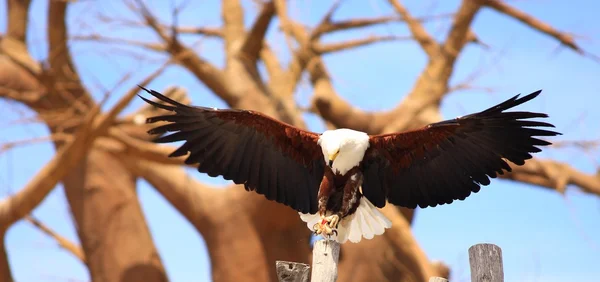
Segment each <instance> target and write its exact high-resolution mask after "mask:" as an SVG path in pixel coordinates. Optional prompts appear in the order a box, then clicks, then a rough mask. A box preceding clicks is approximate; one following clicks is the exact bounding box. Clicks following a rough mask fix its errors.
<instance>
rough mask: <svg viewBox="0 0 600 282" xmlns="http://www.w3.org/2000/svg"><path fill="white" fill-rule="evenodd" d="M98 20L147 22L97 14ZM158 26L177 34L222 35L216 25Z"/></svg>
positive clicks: (139, 24)
mask: <svg viewBox="0 0 600 282" xmlns="http://www.w3.org/2000/svg"><path fill="white" fill-rule="evenodd" d="M97 18H98V20H99V21H101V22H104V23H107V24H116V25H122V26H125V27H140V28H146V27H148V24H147V23H145V22H139V21H133V20H128V19H121V18H112V17H109V16H106V15H99V16H98V17H97ZM158 26H159V28H160V29H161V30H163V32H165V34H166V31H167V30H173V29H175V31H176V32H177V33H179V34H197V35H204V36H207V37H218V38H220V37H222V36H223V32H222V31H221V29H220V28H218V27H209V26H201V27H198V26H175V27H174V26H170V25H165V24H160V23H159V24H158Z"/></svg>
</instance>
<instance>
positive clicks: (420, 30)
mask: <svg viewBox="0 0 600 282" xmlns="http://www.w3.org/2000/svg"><path fill="white" fill-rule="evenodd" d="M389 2H390V4H391V5H392V6H393V7H394V9H395V10H396V12H397V13H398V14H399V15H400V16H401V17H402V19H403V20H404V21H405V22H406V24H407V25H408V28H409V29H410V32H411V33H412V34H413V36H414V38H415V39H416V40H417V42H419V45H421V48H423V50H424V51H425V53H427V55H428V56H429V57H430V58H431V57H434V56H436V55H437V54H438V53H439V49H440V46H439V44H438V43H437V42H436V41H435V39H434V38H433V37H432V36H431V35H430V34H429V33H428V32H427V30H426V29H425V28H424V27H423V25H421V23H420V22H419V21H417V20H416V19H415V18H413V17H412V16H411V15H410V13H409V12H408V10H406V8H405V7H404V6H403V5H402V4H400V1H399V0H389Z"/></svg>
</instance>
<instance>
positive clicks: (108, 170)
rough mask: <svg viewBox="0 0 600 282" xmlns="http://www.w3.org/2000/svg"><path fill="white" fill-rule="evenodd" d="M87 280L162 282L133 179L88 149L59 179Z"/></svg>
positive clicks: (109, 158) (117, 164)
mask: <svg viewBox="0 0 600 282" xmlns="http://www.w3.org/2000/svg"><path fill="white" fill-rule="evenodd" d="M64 186H65V193H66V195H67V199H68V202H69V205H70V207H71V213H72V215H73V218H74V220H75V224H76V226H77V233H78V235H79V238H80V241H81V244H82V248H83V250H84V252H85V254H86V258H87V264H88V267H89V270H90V275H91V277H92V281H95V282H102V281H107V282H109V281H110V282H112V281H123V282H135V281H140V282H141V281H157V282H158V281H167V280H168V279H167V277H166V274H165V270H164V268H163V266H162V263H161V260H160V257H159V255H158V252H157V251H156V249H155V247H154V244H153V242H152V237H151V236H150V231H149V230H148V227H147V225H146V220H145V218H144V217H143V215H142V211H141V207H140V204H139V202H138V199H137V194H136V190H135V178H134V177H133V176H132V175H131V174H130V173H129V172H128V171H127V169H126V168H125V167H123V165H122V164H121V163H120V162H119V161H118V160H116V159H115V158H114V157H113V156H111V155H109V154H107V153H104V152H101V151H97V150H92V151H91V153H90V154H89V156H88V157H87V160H86V161H85V162H83V163H82V165H81V166H80V167H79V168H78V169H76V170H75V171H72V172H71V173H70V174H69V175H68V176H67V178H66V179H65V181H64Z"/></svg>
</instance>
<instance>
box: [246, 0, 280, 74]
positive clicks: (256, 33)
mask: <svg viewBox="0 0 600 282" xmlns="http://www.w3.org/2000/svg"><path fill="white" fill-rule="evenodd" d="M274 14H275V4H273V2H267V3H265V4H263V7H262V9H261V11H260V14H259V15H258V16H257V17H256V20H255V22H254V24H253V25H252V28H251V29H250V31H249V32H248V33H247V34H246V36H245V37H244V42H243V43H242V48H241V50H240V54H241V55H242V56H244V58H245V59H247V60H248V61H249V62H250V64H252V65H255V64H256V61H257V60H258V57H259V54H260V51H261V49H262V46H263V41H264V37H265V34H266V33H267V29H268V28H269V24H270V23H271V19H272V18H273V15H274Z"/></svg>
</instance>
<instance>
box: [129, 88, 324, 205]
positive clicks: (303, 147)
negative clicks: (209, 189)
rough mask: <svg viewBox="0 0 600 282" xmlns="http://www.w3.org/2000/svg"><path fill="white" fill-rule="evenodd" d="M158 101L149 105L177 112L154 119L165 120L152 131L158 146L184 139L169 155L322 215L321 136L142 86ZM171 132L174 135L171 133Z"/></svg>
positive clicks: (154, 119) (259, 192)
mask: <svg viewBox="0 0 600 282" xmlns="http://www.w3.org/2000/svg"><path fill="white" fill-rule="evenodd" d="M141 88H142V89H144V90H145V91H146V92H148V93H149V94H151V95H152V96H154V97H156V98H157V99H158V102H155V101H152V100H149V99H146V98H144V97H141V96H140V98H142V99H143V100H144V101H146V102H147V103H149V104H151V105H153V106H156V107H158V108H161V109H164V110H167V111H171V112H173V114H168V115H161V116H155V117H150V118H148V119H147V123H155V122H165V124H161V125H158V126H156V127H154V128H152V129H150V130H149V131H148V133H150V134H158V135H160V136H159V137H158V138H156V139H155V142H157V143H170V142H177V141H184V143H183V145H181V146H180V147H178V148H177V149H176V150H175V151H174V152H173V153H171V154H170V156H184V155H186V154H188V153H189V155H188V156H187V158H186V159H185V162H186V163H187V164H198V171H199V172H203V173H207V174H208V175H210V176H213V177H214V176H223V178H225V179H227V180H232V181H233V182H234V183H236V184H244V186H245V188H246V189H247V190H250V191H255V192H257V193H258V194H262V195H264V196H265V197H266V198H267V199H269V200H274V201H277V202H279V203H282V204H285V205H287V206H290V207H292V208H293V209H295V210H297V211H300V212H303V213H313V214H314V213H316V212H317V199H316V198H317V191H318V188H319V182H320V180H321V179H322V177H323V170H324V169H323V167H324V159H323V155H322V153H321V148H320V147H319V145H318V143H317V142H318V138H319V135H318V134H316V133H313V132H309V131H305V130H302V129H300V128H296V127H293V126H291V125H288V124H285V123H283V122H279V121H277V120H275V119H272V118H270V117H268V116H266V115H263V114H261V113H258V112H255V111H247V110H235V109H221V110H217V109H212V108H206V107H193V106H187V105H184V104H181V103H179V102H177V101H175V100H172V99H170V98H168V97H166V96H164V95H162V94H160V93H158V92H156V91H154V90H148V89H146V88H143V87H141ZM167 133H170V134H168V135H167Z"/></svg>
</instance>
